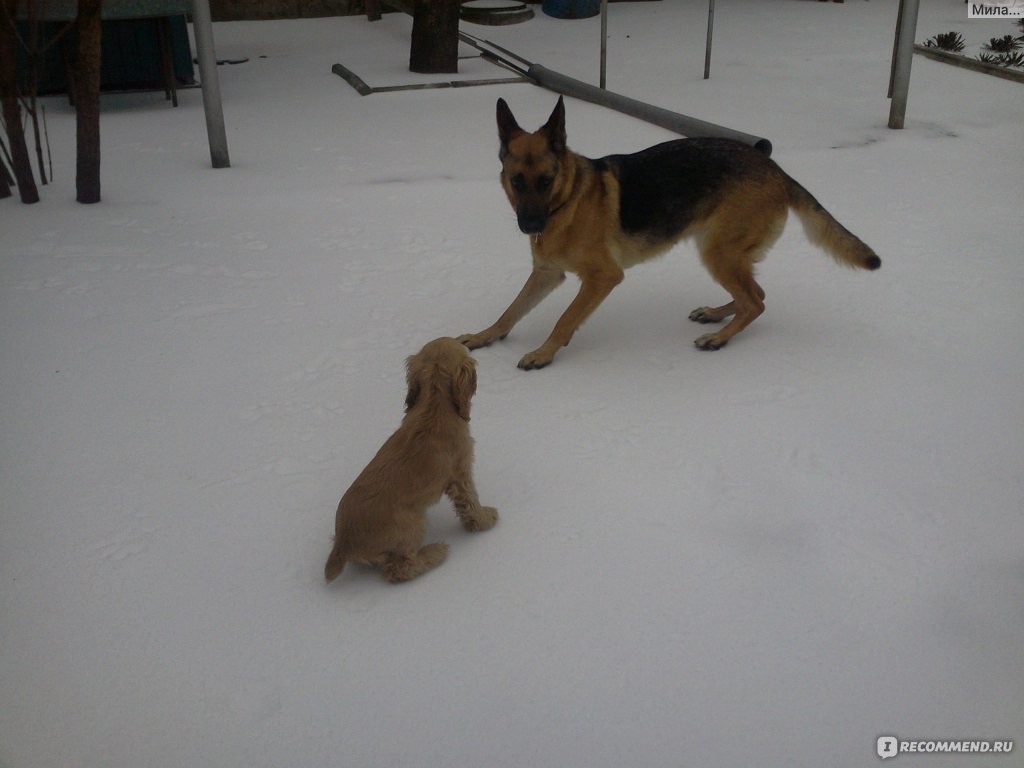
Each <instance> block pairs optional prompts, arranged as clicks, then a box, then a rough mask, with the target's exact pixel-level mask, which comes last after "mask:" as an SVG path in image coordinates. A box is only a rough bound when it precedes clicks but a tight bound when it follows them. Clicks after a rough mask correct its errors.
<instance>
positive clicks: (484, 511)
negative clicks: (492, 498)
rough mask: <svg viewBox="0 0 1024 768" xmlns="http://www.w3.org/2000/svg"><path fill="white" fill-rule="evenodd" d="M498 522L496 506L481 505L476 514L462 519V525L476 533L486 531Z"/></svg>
mask: <svg viewBox="0 0 1024 768" xmlns="http://www.w3.org/2000/svg"><path fill="white" fill-rule="evenodd" d="M497 522H498V510H497V509H495V508H494V507H480V509H479V510H478V511H477V513H476V514H475V515H473V516H471V517H469V516H467V517H465V518H464V519H463V521H462V525H463V527H465V529H466V530H467V531H472V532H474V533H476V532H478V531H486V530H489V529H491V528H493V527H494V524H495V523H497Z"/></svg>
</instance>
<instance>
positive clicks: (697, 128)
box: [527, 64, 772, 155]
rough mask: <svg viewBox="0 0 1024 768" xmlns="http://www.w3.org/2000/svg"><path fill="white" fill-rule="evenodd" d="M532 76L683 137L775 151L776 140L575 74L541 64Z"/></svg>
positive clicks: (557, 89)
mask: <svg viewBox="0 0 1024 768" xmlns="http://www.w3.org/2000/svg"><path fill="white" fill-rule="evenodd" d="M527 74H528V75H529V76H530V77H531V78H532V79H534V80H536V81H537V83H538V84H539V85H541V86H543V87H544V88H547V89H548V90H552V91H555V93H561V94H565V95H566V96H573V97H575V98H577V99H582V100H583V101H589V102H591V103H593V104H600V105H601V106H604V107H609V108H611V109H614V110H616V111H618V112H623V113H624V114H627V115H631V116H633V117H636V118H639V119H640V120H644V121H646V122H648V123H653V124H654V125H659V126H661V127H662V128H667V129H668V130H670V131H674V132H676V133H678V134H681V135H683V136H717V137H720V138H726V139H735V140H737V141H742V142H744V143H745V144H750V145H751V146H753V147H755V148H756V149H759V150H760V151H762V152H764V153H765V154H766V155H771V153H772V143H771V142H770V141H768V139H765V138H761V137H760V136H753V135H751V134H749V133H743V132H742V131H736V130H733V129H732V128H726V127H725V126H721V125H715V124H714V123H709V122H707V121H705V120H699V119H697V118H695V117H688V116H686V115H680V114H679V113H677V112H670V111H669V110H667V109H662V108H661V107H655V106H653V105H651V104H645V103H644V102H642V101H637V100H636V99H631V98H629V97H628V96H623V95H621V94H618V93H613V92H612V91H603V90H601V89H600V88H597V87H595V86H593V85H590V84H588V83H584V82H582V81H580V80H575V79H573V78H571V77H568V76H566V75H563V74H561V73H560V72H554V71H552V70H550V69H548V68H547V67H544V66H541V65H540V64H534V65H533V66H531V67H530V69H529V72H528V73H527Z"/></svg>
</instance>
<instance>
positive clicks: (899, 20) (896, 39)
mask: <svg viewBox="0 0 1024 768" xmlns="http://www.w3.org/2000/svg"><path fill="white" fill-rule="evenodd" d="M905 3H906V0H900V9H899V11H898V14H899V15H898V16H897V17H896V34H895V35H894V36H893V39H892V61H891V62H890V63H889V90H888V91H886V92H885V98H887V99H891V98H892V84H893V81H894V80H895V79H896V49H897V48H899V45H900V26H902V24H903V6H904V4H905Z"/></svg>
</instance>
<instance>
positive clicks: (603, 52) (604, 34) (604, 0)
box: [601, 0, 608, 90]
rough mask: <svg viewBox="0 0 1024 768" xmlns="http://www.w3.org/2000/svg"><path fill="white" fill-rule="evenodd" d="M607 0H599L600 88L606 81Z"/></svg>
mask: <svg viewBox="0 0 1024 768" xmlns="http://www.w3.org/2000/svg"><path fill="white" fill-rule="evenodd" d="M607 75H608V0H601V88H602V90H603V89H604V88H605V86H606V85H607V83H608V77H607Z"/></svg>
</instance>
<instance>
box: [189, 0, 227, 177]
mask: <svg viewBox="0 0 1024 768" xmlns="http://www.w3.org/2000/svg"><path fill="white" fill-rule="evenodd" d="M192 30H193V32H194V33H195V36H196V55H197V56H198V58H199V77H200V78H202V86H203V111H204V112H205V113H206V135H207V138H208V139H209V142H210V159H211V160H212V161H213V167H214V168H229V167H230V166H231V160H230V159H229V158H228V137H227V133H226V132H225V131H224V108H223V106H222V105H221V102H220V81H219V80H218V79H217V54H216V53H215V52H214V49H213V23H212V21H211V18H210V2H209V0H192Z"/></svg>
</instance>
